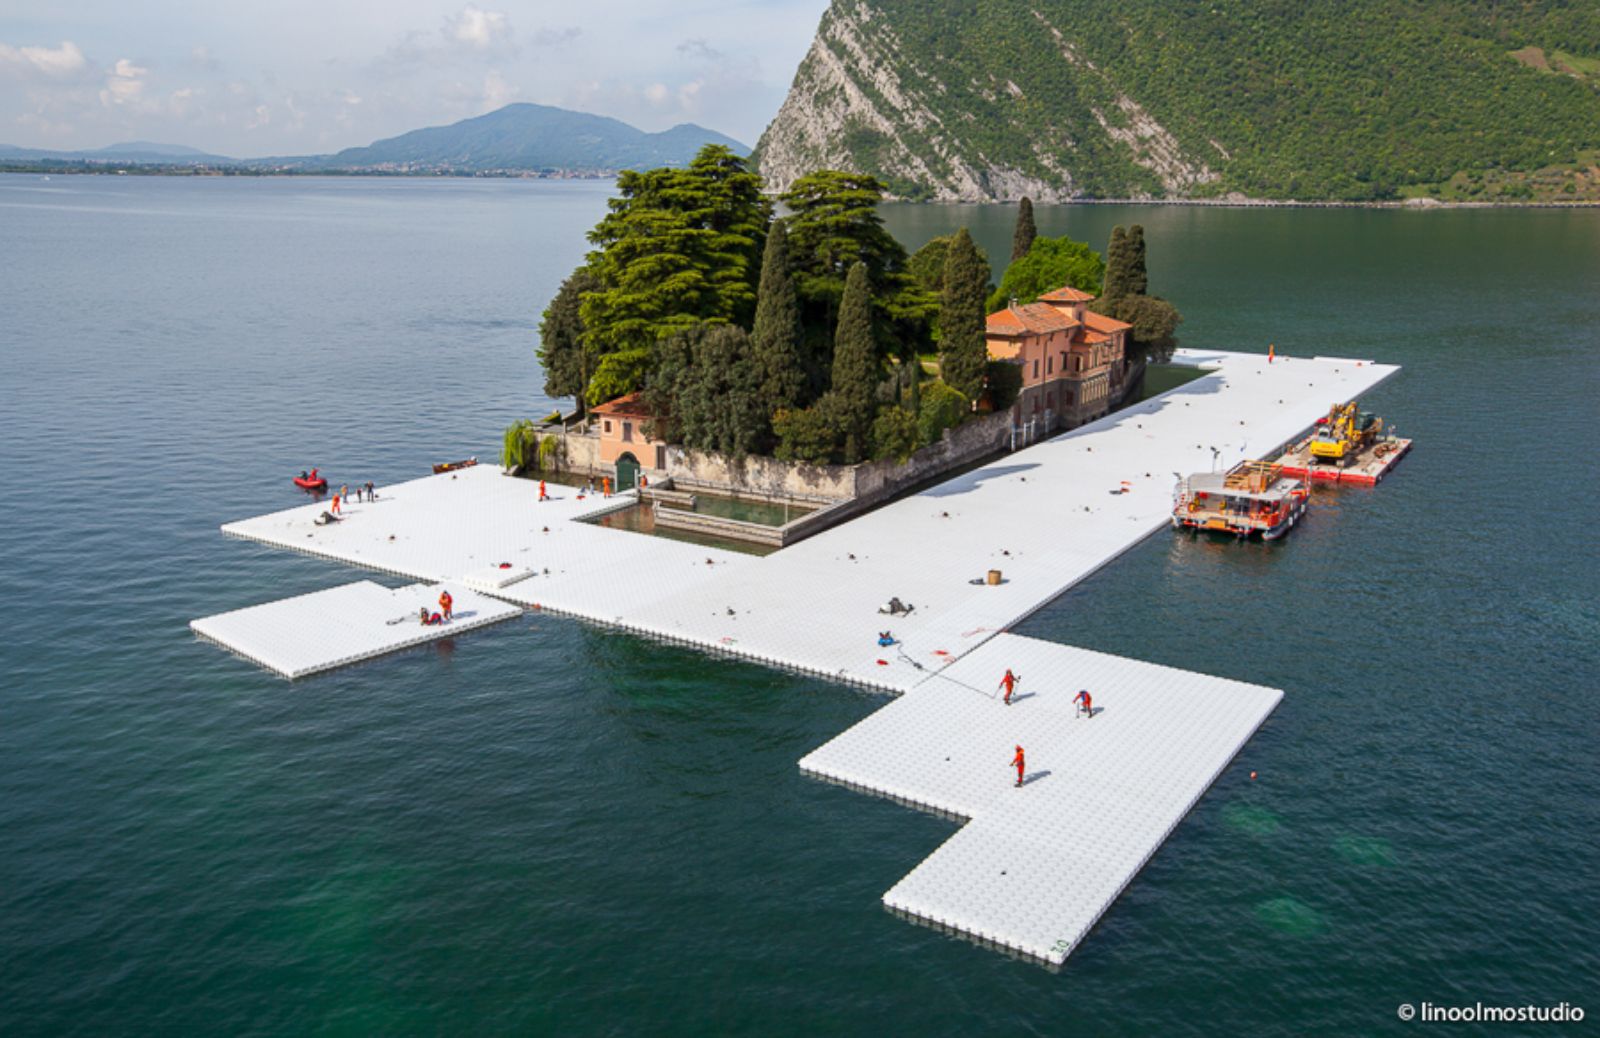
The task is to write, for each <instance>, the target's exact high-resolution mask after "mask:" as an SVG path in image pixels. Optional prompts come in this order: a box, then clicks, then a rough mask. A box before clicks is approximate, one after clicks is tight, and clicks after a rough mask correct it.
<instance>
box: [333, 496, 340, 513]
mask: <svg viewBox="0 0 1600 1038" xmlns="http://www.w3.org/2000/svg"><path fill="white" fill-rule="evenodd" d="M333 514H334V515H338V514H339V495H338V494H335V495H333Z"/></svg>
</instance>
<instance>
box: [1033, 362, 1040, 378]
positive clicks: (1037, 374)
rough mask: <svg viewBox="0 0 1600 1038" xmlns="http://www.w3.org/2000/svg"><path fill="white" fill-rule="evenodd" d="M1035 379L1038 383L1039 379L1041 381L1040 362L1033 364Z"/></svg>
mask: <svg viewBox="0 0 1600 1038" xmlns="http://www.w3.org/2000/svg"><path fill="white" fill-rule="evenodd" d="M1033 378H1034V381H1038V379H1039V362H1038V361H1034V362H1033Z"/></svg>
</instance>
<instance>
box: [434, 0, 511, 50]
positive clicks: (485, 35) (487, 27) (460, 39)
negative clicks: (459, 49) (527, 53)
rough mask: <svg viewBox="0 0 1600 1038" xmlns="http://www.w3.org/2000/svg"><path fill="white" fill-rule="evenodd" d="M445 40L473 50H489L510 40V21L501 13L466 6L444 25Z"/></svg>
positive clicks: (474, 6) (470, 5)
mask: <svg viewBox="0 0 1600 1038" xmlns="http://www.w3.org/2000/svg"><path fill="white" fill-rule="evenodd" d="M445 36H446V38H448V39H450V40H452V41H454V42H455V43H458V44H461V45H463V46H466V47H470V48H472V49H473V50H490V49H492V48H494V47H495V46H497V45H500V44H505V43H509V42H510V40H511V19H510V17H508V16H507V15H506V14H505V12H503V11H485V10H483V9H482V8H480V7H478V6H476V5H475V4H468V5H467V6H466V7H465V8H463V9H462V11H461V13H460V14H458V15H456V16H455V17H454V18H452V19H450V20H449V22H448V23H446V25H445Z"/></svg>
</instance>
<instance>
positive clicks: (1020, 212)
mask: <svg viewBox="0 0 1600 1038" xmlns="http://www.w3.org/2000/svg"><path fill="white" fill-rule="evenodd" d="M1038 236H1039V229H1038V228H1037V227H1035V226H1034V225H1033V199H1031V198H1029V197H1028V196H1027V195H1023V196H1022V201H1020V202H1018V203H1017V227H1016V230H1014V231H1012V232H1011V262H1013V263H1015V262H1016V261H1017V260H1019V259H1021V258H1022V257H1024V256H1026V255H1027V254H1028V250H1029V249H1031V248H1033V239H1035V238H1037V237H1038Z"/></svg>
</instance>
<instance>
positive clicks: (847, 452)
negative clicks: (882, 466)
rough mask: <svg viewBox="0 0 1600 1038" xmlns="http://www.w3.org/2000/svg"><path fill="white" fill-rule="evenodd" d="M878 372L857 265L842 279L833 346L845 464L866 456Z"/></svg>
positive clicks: (866, 290) (862, 269)
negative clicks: (842, 286)
mask: <svg viewBox="0 0 1600 1038" xmlns="http://www.w3.org/2000/svg"><path fill="white" fill-rule="evenodd" d="M881 371H882V363H881V362H880V361H879V359H878V345H877V341H876V338H875V336H874V335H873V330H872V287H871V282H870V280H869V278H868V274H867V265H866V264H865V263H861V262H857V263H856V264H855V265H853V266H852V267H851V268H850V273H849V275H847V276H846V278H845V283H844V295H843V296H842V297H841V298H840V300H839V327H838V330H837V332H836V333H835V335H834V344H833V387H832V391H833V394H834V395H835V396H836V397H837V398H838V400H839V408H840V410H839V415H840V432H841V433H842V443H841V448H842V457H843V460H844V462H845V464H847V465H849V464H854V463H855V462H858V461H860V460H861V459H862V458H864V457H866V455H867V453H868V451H869V450H870V448H871V443H872V420H873V418H874V417H875V412H876V410H877V397H876V393H875V390H876V389H877V386H878V382H879V380H880V375H881Z"/></svg>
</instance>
